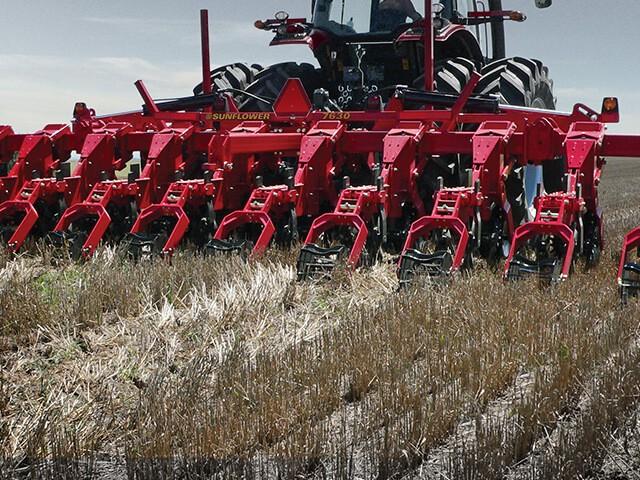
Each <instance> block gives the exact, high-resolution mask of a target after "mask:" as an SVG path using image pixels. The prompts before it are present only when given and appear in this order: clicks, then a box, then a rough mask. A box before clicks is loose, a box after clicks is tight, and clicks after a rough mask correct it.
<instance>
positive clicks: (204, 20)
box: [200, 10, 211, 95]
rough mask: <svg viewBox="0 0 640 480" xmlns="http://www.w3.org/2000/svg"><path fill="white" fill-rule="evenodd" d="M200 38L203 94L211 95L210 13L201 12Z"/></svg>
mask: <svg viewBox="0 0 640 480" xmlns="http://www.w3.org/2000/svg"><path fill="white" fill-rule="evenodd" d="M200 38H201V40H202V93H203V94H205V95H207V94H209V93H211V54H210V52H209V11H208V10H200Z"/></svg>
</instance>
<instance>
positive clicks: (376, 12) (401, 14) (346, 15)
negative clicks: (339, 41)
mask: <svg viewBox="0 0 640 480" xmlns="http://www.w3.org/2000/svg"><path fill="white" fill-rule="evenodd" d="M421 1H422V0H317V1H316V4H315V11H314V16H313V23H314V24H315V25H316V26H318V27H320V28H323V29H325V30H329V31H331V32H332V33H334V34H335V35H354V34H363V33H364V34H366V33H376V32H380V33H382V32H391V31H393V30H395V29H396V28H397V27H399V26H400V25H403V24H405V23H410V22H413V21H414V20H416V19H418V18H421V17H422V14H423V13H424V8H420V6H419V4H420V3H421ZM414 5H415V6H416V7H415V8H414Z"/></svg>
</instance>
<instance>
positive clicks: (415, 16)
mask: <svg viewBox="0 0 640 480" xmlns="http://www.w3.org/2000/svg"><path fill="white" fill-rule="evenodd" d="M376 17H377V18H376V22H375V25H374V27H375V28H374V29H375V30H376V31H379V32H385V31H387V32H388V31H393V30H395V29H396V28H397V27H399V26H400V25H403V24H405V23H407V18H410V19H411V20H413V21H414V22H415V21H417V20H420V19H421V18H422V15H420V13H419V12H418V11H417V10H416V7H415V6H414V5H413V2H412V1H411V0H382V1H381V2H380V6H379V7H378V14H377V16H376Z"/></svg>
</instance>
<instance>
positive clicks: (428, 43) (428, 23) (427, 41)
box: [424, 0, 434, 92]
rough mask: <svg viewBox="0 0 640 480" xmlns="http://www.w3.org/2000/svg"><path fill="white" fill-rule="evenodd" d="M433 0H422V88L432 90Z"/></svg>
mask: <svg viewBox="0 0 640 480" xmlns="http://www.w3.org/2000/svg"><path fill="white" fill-rule="evenodd" d="M432 1H433V0H424V89H425V91H427V92H432V91H433V80H434V78H433V75H434V74H433V64H434V60H433V3H432Z"/></svg>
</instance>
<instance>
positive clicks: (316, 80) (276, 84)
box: [240, 62, 324, 112]
mask: <svg viewBox="0 0 640 480" xmlns="http://www.w3.org/2000/svg"><path fill="white" fill-rule="evenodd" d="M290 78H299V79H300V80H301V81H302V84H303V85H304V88H305V91H306V92H307V95H309V98H313V92H314V91H315V90H316V89H318V88H320V87H322V86H323V83H324V82H323V76H322V73H321V72H320V70H318V69H317V68H316V67H314V66H313V65H311V64H309V63H300V64H298V63H295V62H287V63H278V64H276V65H272V66H270V67H267V68H265V69H264V70H262V71H261V72H260V73H258V74H257V75H256V76H255V79H254V81H253V83H251V85H249V86H248V87H247V88H246V91H247V92H248V93H249V94H250V95H246V96H245V97H244V99H243V100H242V101H241V102H240V110H242V111H246V112H249V111H253V112H266V111H270V110H271V108H272V103H273V102H274V101H275V100H276V99H277V98H278V95H280V92H281V91H282V88H283V87H284V85H285V83H286V82H287V80H289V79H290ZM256 97H258V98H261V99H264V100H266V102H265V101H261V100H259V99H258V98H256Z"/></svg>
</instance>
